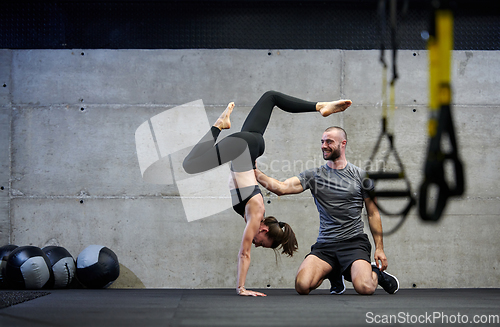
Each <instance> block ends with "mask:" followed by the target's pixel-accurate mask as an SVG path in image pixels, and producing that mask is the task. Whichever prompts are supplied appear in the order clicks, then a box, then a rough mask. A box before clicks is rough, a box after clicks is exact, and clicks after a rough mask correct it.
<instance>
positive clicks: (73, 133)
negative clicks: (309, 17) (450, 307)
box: [0, 50, 500, 288]
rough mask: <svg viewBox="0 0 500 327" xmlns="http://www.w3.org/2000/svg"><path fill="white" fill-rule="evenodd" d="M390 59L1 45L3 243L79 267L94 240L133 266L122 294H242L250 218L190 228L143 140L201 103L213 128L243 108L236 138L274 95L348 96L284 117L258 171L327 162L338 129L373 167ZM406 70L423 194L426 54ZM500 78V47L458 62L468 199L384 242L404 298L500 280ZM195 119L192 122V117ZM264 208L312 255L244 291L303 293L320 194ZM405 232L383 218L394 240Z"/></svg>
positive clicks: (257, 254)
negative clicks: (60, 253) (329, 138)
mask: <svg viewBox="0 0 500 327" xmlns="http://www.w3.org/2000/svg"><path fill="white" fill-rule="evenodd" d="M378 55H379V53H378V51H339V50H332V51H307V50H280V51H260V50H161V51H149V50H119V51H116V50H55V51H53V50H30V51H12V50H1V51H0V78H1V80H0V134H1V137H0V140H1V141H0V153H1V156H0V166H1V170H0V184H1V185H0V186H2V189H1V190H0V243H1V244H6V243H13V244H16V245H29V244H32V245H36V246H40V247H42V246H45V245H48V244H58V245H61V246H64V247H66V248H67V249H68V250H69V251H70V252H71V253H72V254H73V256H74V257H75V258H76V256H78V254H79V253H80V251H82V250H83V249H84V248H85V247H86V246H88V245H90V244H100V245H105V246H108V247H109V248H111V249H112V250H113V251H115V253H116V254H117V255H118V258H119V260H120V263H121V265H122V275H121V277H120V278H119V280H118V281H117V282H116V283H115V284H114V287H148V288H156V287H167V288H207V287H208V288H210V287H234V286H235V283H236V262H237V253H238V249H239V244H240V241H241V235H242V232H243V228H244V226H245V224H244V221H243V219H242V218H241V217H239V216H238V215H237V214H235V213H234V212H233V211H232V210H231V209H227V210H224V211H222V212H220V213H218V214H215V215H212V216H210V217H208V218H204V219H198V220H195V221H191V222H188V220H187V216H186V213H185V210H184V207H183V203H182V200H181V197H180V193H179V191H178V188H177V186H176V184H175V183H171V184H167V185H158V184H149V183H146V182H145V181H144V180H143V178H142V176H141V171H140V168H139V163H138V158H137V153H136V142H135V138H134V135H135V131H136V129H137V128H138V127H139V126H140V125H141V124H142V123H143V122H145V121H147V120H148V119H149V118H150V117H153V116H155V115H157V114H160V113H162V112H165V111H166V110H167V109H172V108H174V107H177V106H180V105H182V104H186V103H188V102H191V101H195V100H198V99H201V100H203V103H204V105H205V109H206V112H207V115H208V121H209V122H210V123H213V122H214V121H215V119H216V118H217V117H218V115H219V113H220V112H221V111H222V110H223V109H224V108H225V106H226V105H227V103H228V102H229V101H235V103H236V109H235V111H234V113H233V116H232V121H233V128H234V130H238V129H239V128H240V127H241V124H242V121H243V119H244V118H245V116H246V114H247V113H248V111H249V109H250V108H251V106H252V105H253V103H254V102H255V101H256V100H257V99H258V98H259V96H260V95H261V94H262V93H263V92H264V91H266V90H269V89H274V90H279V91H282V92H285V93H288V94H292V95H295V96H298V97H302V98H305V99H309V100H312V101H320V100H333V99H338V98H350V99H352V100H353V102H354V104H353V106H352V107H351V108H349V109H348V110H347V111H346V112H345V113H342V114H337V115H335V116H331V117H329V118H326V119H325V118H322V117H321V116H320V115H315V114H302V115H290V114H286V113H283V112H280V111H279V110H276V111H275V112H274V114H273V117H272V120H271V123H270V125H269V128H268V130H267V132H266V135H265V137H266V142H267V143H266V153H265V155H264V156H263V157H261V158H260V159H259V165H260V167H261V168H262V169H263V170H264V171H265V172H267V173H268V174H269V175H271V176H273V177H275V178H278V179H283V178H286V177H289V176H292V175H293V174H296V173H298V172H300V171H301V170H302V169H305V168H308V167H312V166H313V165H321V164H323V161H322V159H321V156H320V143H319V139H320V137H321V134H322V131H323V130H324V129H325V128H326V127H328V126H330V125H340V126H343V127H344V128H345V129H346V130H347V132H348V135H349V144H348V148H347V149H348V151H347V157H348V160H349V161H351V162H353V163H354V164H357V165H363V164H364V163H365V162H366V160H367V159H368V158H369V156H370V154H371V151H372V149H373V147H374V144H375V141H376V139H377V137H378V135H379V133H380V112H381V109H380V101H381V67H380V64H379V62H378ZM398 60H399V76H400V79H399V80H398V82H397V93H396V102H397V110H396V112H395V116H394V119H393V123H392V125H391V126H393V127H394V130H395V140H396V147H397V149H398V151H399V154H400V156H401V158H402V161H403V162H404V164H405V165H406V169H407V171H408V174H409V176H410V179H411V183H412V187H413V191H414V192H417V190H418V187H419V185H420V182H421V179H422V174H423V172H422V168H423V162H424V158H425V152H426V142H427V136H426V121H427V117H428V113H427V108H426V104H427V98H428V90H427V67H428V61H427V53H426V52H425V51H400V52H399V56H398ZM499 69H500V56H499V55H498V53H497V52H483V51H475V52H462V51H461V52H455V53H454V56H453V87H454V91H455V92H454V103H455V105H454V109H453V114H454V119H455V126H456V129H457V134H458V141H459V145H460V153H461V157H462V159H463V162H464V164H465V171H466V181H467V186H466V187H467V188H466V193H465V195H464V196H463V197H461V198H458V199H454V200H453V201H451V202H450V203H449V205H448V206H447V208H446V212H445V214H444V216H443V217H442V219H441V220H440V221H439V222H438V223H436V224H428V223H423V222H422V221H421V220H420V218H419V217H418V213H417V212H416V210H412V212H411V213H410V215H409V217H408V219H407V221H406V222H405V224H404V225H403V227H402V228H401V229H400V230H399V231H398V232H396V233H395V234H393V235H390V236H386V237H385V239H384V240H385V250H386V254H387V256H388V258H389V271H390V272H391V273H393V274H395V275H397V276H398V277H399V280H400V282H401V286H402V287H404V288H411V287H439V288H441V287H444V288H447V287H498V286H499V285H500V264H499V259H500V255H499V246H500V241H499V238H498V234H499V232H500V220H499V218H500V216H499V212H500V210H499V209H500V204H499V200H498V199H499V196H500V192H499V189H498V187H497V180H498V177H499V175H500V174H499V167H500V166H499V164H498V162H499V159H500V158H499V153H498V151H497V146H498V144H499V143H500V128H499V127H500V126H499V125H500V115H498V114H497V111H498V110H499V106H500V97H499V95H498V92H497V86H498V85H499V83H500V77H499V75H498V73H497V72H498V70H499ZM185 115H190V112H189V110H188V109H186V110H185ZM187 117H189V116H187ZM203 132H204V131H203ZM224 135H226V134H224ZM174 161H175V159H174ZM172 164H174V165H175V162H173V163H172ZM221 183H223V184H224V185H225V183H226V180H223V181H222V182H221ZM224 187H225V186H224ZM227 196H228V194H224V195H222V194H221V195H220V197H222V198H224V197H227ZM196 201H197V205H196V210H198V211H200V212H203V210H204V208H205V207H209V206H210V203H212V202H211V201H214V199H212V198H207V197H201V198H198V199H197V200H196ZM265 201H266V203H267V207H266V210H267V212H266V213H267V214H269V215H275V216H277V217H278V218H279V219H280V220H283V221H286V222H288V223H290V224H291V225H292V227H293V228H294V229H295V231H296V233H297V236H298V240H299V245H300V251H299V253H298V255H296V256H295V257H293V258H287V257H282V258H279V259H278V262H277V263H276V259H275V256H274V253H273V251H271V250H268V249H262V248H259V249H254V250H253V251H252V266H251V268H250V272H249V276H248V280H247V286H248V287H253V288H263V287H264V288H265V287H272V288H282V287H285V288H292V287H293V281H294V276H295V273H296V270H297V268H298V266H299V264H300V262H301V261H302V259H303V257H304V255H305V254H306V253H307V252H308V250H309V247H310V245H311V244H313V243H314V242H315V238H316V237H317V232H318V214H317V211H316V209H315V205H314V202H313V200H312V197H311V195H310V193H308V192H304V193H303V194H300V195H294V196H287V197H281V198H278V197H276V196H273V195H270V194H268V193H265ZM397 205H398V204H397V203H392V204H391V206H393V207H396V206H397ZM394 221H395V219H394V218H388V217H383V223H384V226H385V227H386V229H388V228H389V227H390V226H391V225H393V224H394ZM326 284H327V283H325V285H324V286H323V287H327V285H326ZM328 287H329V285H328Z"/></svg>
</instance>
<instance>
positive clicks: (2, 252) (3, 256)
mask: <svg viewBox="0 0 500 327" xmlns="http://www.w3.org/2000/svg"><path fill="white" fill-rule="evenodd" d="M15 248H17V245H14V244H8V245H4V246H2V247H0V289H2V288H4V289H5V288H9V285H8V281H7V279H6V278H5V268H6V267H7V258H8V257H9V254H10V253H11V252H12V251H13V250H14V249H15Z"/></svg>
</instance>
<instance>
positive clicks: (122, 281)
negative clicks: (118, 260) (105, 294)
mask: <svg viewBox="0 0 500 327" xmlns="http://www.w3.org/2000/svg"><path fill="white" fill-rule="evenodd" d="M109 288H146V286H144V283H143V282H142V281H141V280H140V279H139V277H137V276H136V275H135V274H134V273H133V272H132V270H130V269H128V268H127V267H125V266H124V265H122V264H120V276H119V277H118V278H117V279H116V280H115V281H114V282H113V284H111V285H110V286H109Z"/></svg>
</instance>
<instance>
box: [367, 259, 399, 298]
mask: <svg viewBox="0 0 500 327" xmlns="http://www.w3.org/2000/svg"><path fill="white" fill-rule="evenodd" d="M372 270H373V271H374V272H376V273H377V275H378V284H379V285H380V286H382V288H383V289H384V291H386V292H387V293H389V294H394V293H396V292H397V291H398V290H399V281H398V279H397V278H396V276H393V275H391V274H389V273H387V272H385V271H380V269H379V268H378V267H377V265H376V264H375V263H374V262H372Z"/></svg>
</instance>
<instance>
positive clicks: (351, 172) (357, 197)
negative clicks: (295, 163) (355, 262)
mask: <svg viewBox="0 0 500 327" xmlns="http://www.w3.org/2000/svg"><path fill="white" fill-rule="evenodd" d="M365 176H366V172H365V171H364V170H362V169H361V168H359V167H356V166H354V165H353V164H351V163H347V166H346V167H345V168H344V169H332V168H330V167H328V165H326V164H325V165H324V166H321V167H319V168H313V169H309V170H306V171H303V172H302V173H300V174H299V176H297V177H298V178H299V180H300V183H301V184H302V187H303V188H304V190H307V189H310V190H311V193H312V195H313V197H314V201H315V202H316V206H317V207H318V212H319V222H320V223H319V235H318V239H317V242H318V243H328V242H337V241H341V240H345V239H348V238H351V237H354V236H357V235H360V234H362V233H363V226H364V225H363V221H362V219H361V211H362V209H363V203H364V199H365V198H368V197H369V195H368V191H370V189H368V190H365V189H363V187H362V185H363V184H362V182H363V179H364V178H365ZM371 185H372V188H373V183H372V184H371Z"/></svg>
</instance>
